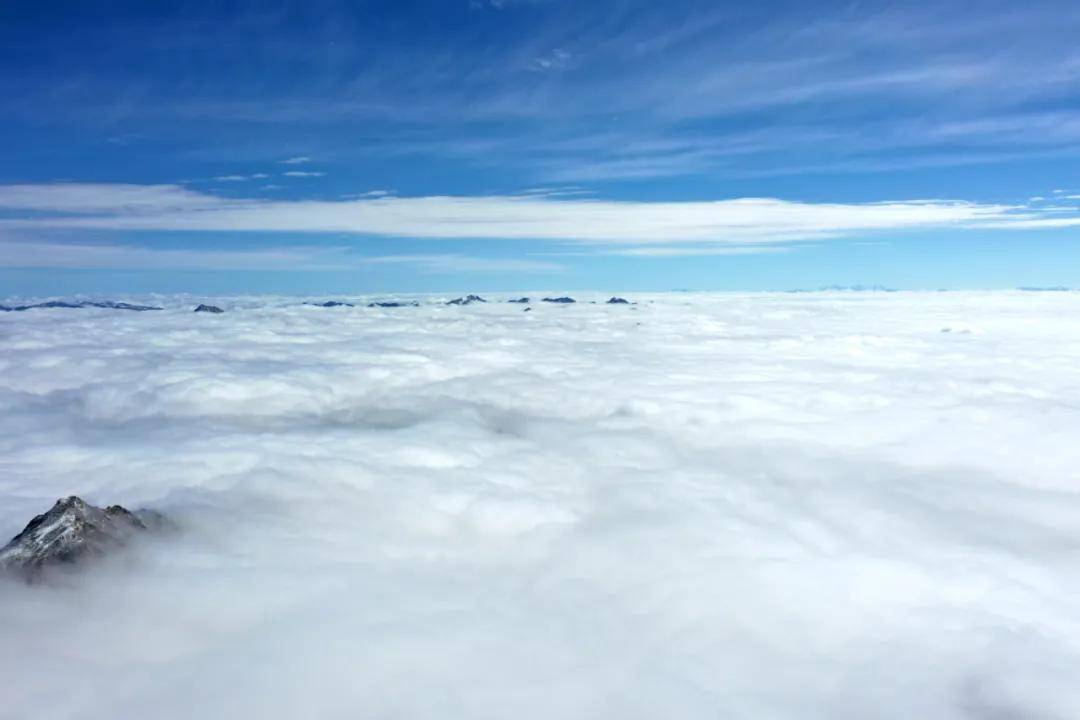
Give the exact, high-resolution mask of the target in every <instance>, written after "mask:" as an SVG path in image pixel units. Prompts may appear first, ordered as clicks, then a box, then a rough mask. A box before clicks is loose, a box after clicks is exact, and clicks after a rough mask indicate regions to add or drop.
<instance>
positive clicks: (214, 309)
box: [195, 303, 225, 315]
mask: <svg viewBox="0 0 1080 720" xmlns="http://www.w3.org/2000/svg"><path fill="white" fill-rule="evenodd" d="M195 312H204V313H213V314H215V315H217V314H219V313H223V312H225V311H224V310H222V309H221V308H219V307H218V306H217V305H203V304H201V303H200V304H199V307H197V308H195Z"/></svg>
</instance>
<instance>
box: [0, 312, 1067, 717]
mask: <svg viewBox="0 0 1080 720" xmlns="http://www.w3.org/2000/svg"><path fill="white" fill-rule="evenodd" d="M605 298H606V296H597V298H596V299H605ZM133 299H135V298H133ZM141 299H146V298H141ZM579 299H589V298H581V297H579ZM632 299H635V300H638V301H639V304H638V305H636V306H632V307H626V306H618V307H616V306H605V305H589V304H586V303H579V304H577V305H575V306H570V307H550V306H537V307H536V308H535V309H534V311H533V312H531V313H528V314H525V313H522V312H521V309H520V306H516V305H509V304H505V303H497V304H489V305H481V306H470V307H468V308H449V307H445V306H441V305H434V304H433V305H426V306H424V307H420V308H403V309H394V310H386V311H383V310H369V309H367V308H363V307H357V308H337V309H332V310H330V309H323V308H315V307H308V306H302V305H299V304H298V301H295V300H293V301H288V300H285V299H281V298H263V299H254V298H240V299H237V298H231V299H230V298H219V299H214V298H198V301H203V300H210V301H213V302H215V303H217V304H220V305H222V306H223V307H225V308H226V310H227V312H226V313H225V314H224V315H221V316H212V317H207V316H201V315H194V314H192V313H191V307H192V306H193V304H194V302H195V301H196V300H195V299H191V300H186V299H183V298H160V297H159V298H154V300H155V302H158V303H159V304H162V305H164V306H165V307H166V309H165V310H163V311H160V312H156V313H142V314H134V313H120V312H115V311H105V310H80V311H68V310H37V311H28V312H26V313H10V314H5V315H2V316H0V336H2V337H3V341H4V347H5V352H4V353H3V354H0V407H2V408H3V412H2V413H0V458H2V470H3V472H2V473H0V492H2V496H3V499H4V502H3V503H0V532H3V533H6V534H9V535H11V534H14V533H15V532H16V531H18V530H19V529H21V528H22V526H23V525H24V524H25V522H26V521H27V520H28V519H29V518H30V517H32V516H33V515H34V514H35V513H38V512H41V511H43V510H44V509H46V508H47V507H48V506H49V505H50V504H51V503H52V501H53V500H54V499H55V498H56V497H58V496H60V495H66V494H70V493H80V494H83V495H84V496H86V497H87V499H89V500H91V501H94V502H97V503H112V502H120V503H123V504H125V505H128V506H136V507H137V506H141V505H149V506H153V507H157V508H160V509H162V510H165V511H167V512H168V513H170V514H171V515H172V516H173V517H175V518H176V519H178V520H179V521H180V522H181V523H182V525H183V528H184V530H183V532H182V533H181V534H179V535H178V536H176V537H174V538H166V539H163V540H162V541H160V542H157V543H154V544H150V545H147V546H144V547H142V548H141V549H138V550H136V551H135V552H133V553H132V554H131V555H129V556H125V557H123V558H118V559H117V561H116V562H114V563H106V564H103V565H101V566H99V567H97V568H94V570H93V571H92V572H90V573H88V574H86V575H84V576H81V577H79V578H77V579H74V580H72V581H70V582H68V583H67V584H64V585H61V586H57V587H35V588H24V587H22V586H18V585H0V638H2V640H3V641H2V642H0V677H2V678H3V686H4V688H5V689H4V693H3V694H4V702H3V709H2V710H0V714H2V715H4V716H5V717H12V718H23V717H56V718H60V717H65V718H117V717H143V716H148V715H153V716H154V717H157V718H165V719H168V718H189V717H200V718H230V719H231V718H237V717H262V718H279V717H280V718H291V717H322V718H354V717H358V716H364V717H439V718H495V717H515V718H521V719H523V720H527V719H529V718H543V719H544V720H548V719H550V718H555V717H558V718H581V717H590V718H597V717H599V718H620V720H622V719H625V718H650V719H651V718H656V717H678V718H715V717H718V716H719V717H731V718H763V717H769V718H800V719H806V718H822V719H825V718H829V719H830V720H831V719H833V718H866V717H876V718H896V719H897V720H899V719H903V720H908V719H909V718H913V717H928V718H929V717H932V718H946V719H949V718H956V719H957V720H959V719H961V718H964V719H971V718H1012V717H1016V718H1020V717H1023V718H1065V717H1076V716H1078V715H1080V691H1078V690H1077V687H1076V683H1075V677H1074V672H1073V668H1075V667H1076V666H1077V664H1078V663H1080V611H1078V610H1077V607H1076V603H1075V602H1074V601H1073V598H1075V597H1076V596H1077V591H1078V590H1080V574H1078V573H1077V572H1076V552H1077V548H1078V540H1077V527H1080V499H1078V496H1077V492H1076V488H1077V487H1078V482H1080V474H1078V471H1077V468H1080V450H1078V448H1077V444H1076V442H1075V438H1076V434H1077V429H1078V427H1080V410H1077V408H1078V407H1080V403H1078V402H1076V401H1075V399H1076V398H1075V396H1076V394H1077V392H1078V388H1080V375H1078V371H1077V369H1076V363H1075V357H1076V355H1077V353H1078V352H1080V333H1078V332H1077V329H1076V323H1075V322H1074V321H1073V320H1072V319H1071V318H1075V317H1076V316H1077V314H1078V313H1080V295H1077V294H1073V293H1040V294H1034V293H1027V294H1025V293H987V294H973V293H926V294H917V293H888V294H861V293H860V294H854V293H848V294H843V293H840V294H790V295H788V294H782V295H760V296H740V295H715V296H705V295H673V296H654V297H634V298H632ZM943 330H948V332H943Z"/></svg>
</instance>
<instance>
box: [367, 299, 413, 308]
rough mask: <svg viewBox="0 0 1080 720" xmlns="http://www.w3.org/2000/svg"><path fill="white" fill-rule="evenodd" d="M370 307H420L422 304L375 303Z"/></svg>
mask: <svg viewBox="0 0 1080 720" xmlns="http://www.w3.org/2000/svg"><path fill="white" fill-rule="evenodd" d="M368 307H369V308H370V307H378V308H398V307H420V303H418V302H410V303H405V302H397V301H390V302H373V303H368Z"/></svg>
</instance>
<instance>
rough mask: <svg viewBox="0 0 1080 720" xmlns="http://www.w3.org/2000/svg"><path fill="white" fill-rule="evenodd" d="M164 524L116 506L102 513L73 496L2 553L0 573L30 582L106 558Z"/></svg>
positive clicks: (144, 513)
mask: <svg viewBox="0 0 1080 720" xmlns="http://www.w3.org/2000/svg"><path fill="white" fill-rule="evenodd" d="M166 524H167V521H166V520H165V518H164V516H162V515H161V514H160V513H157V512H154V511H152V510H140V511H138V512H135V513H133V512H131V511H129V510H127V509H126V508H123V507H121V506H120V505H110V506H109V507H107V508H104V509H103V508H99V507H95V506H94V505H91V504H90V503H88V502H86V501H85V500H83V499H82V498H80V497H77V496H75V495H72V496H70V497H66V498H61V499H59V500H57V501H56V504H55V505H53V506H52V508H51V509H50V510H49V511H48V512H45V513H42V514H41V515H38V516H37V517H35V518H34V519H33V520H31V521H30V522H29V524H27V526H26V527H25V528H24V529H23V531H22V532H20V533H19V534H18V535H16V536H15V537H14V538H13V539H12V540H11V542H9V543H8V544H7V545H6V546H5V547H4V548H3V549H2V550H0V569H3V570H7V571H13V572H16V573H18V574H21V575H23V576H24V577H25V578H26V579H29V580H32V579H34V578H36V577H37V576H38V575H39V574H40V573H41V572H42V571H43V570H44V569H45V568H47V567H49V566H52V565H59V564H65V563H76V562H80V561H82V560H84V559H86V558H88V557H99V556H102V555H105V554H106V553H108V552H110V551H112V550H115V549H117V548H119V547H122V546H123V545H125V544H126V543H127V541H128V540H129V539H130V538H131V536H132V535H134V534H135V533H138V532H143V531H146V530H152V529H160V528H162V527H164V526H165V525H166Z"/></svg>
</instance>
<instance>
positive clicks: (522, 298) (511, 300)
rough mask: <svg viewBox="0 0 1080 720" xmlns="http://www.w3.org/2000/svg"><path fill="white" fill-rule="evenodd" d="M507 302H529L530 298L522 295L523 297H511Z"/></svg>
mask: <svg viewBox="0 0 1080 720" xmlns="http://www.w3.org/2000/svg"><path fill="white" fill-rule="evenodd" d="M506 302H512V303H527V302H529V298H527V297H521V298H511V299H510V300H507V301H506Z"/></svg>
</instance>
